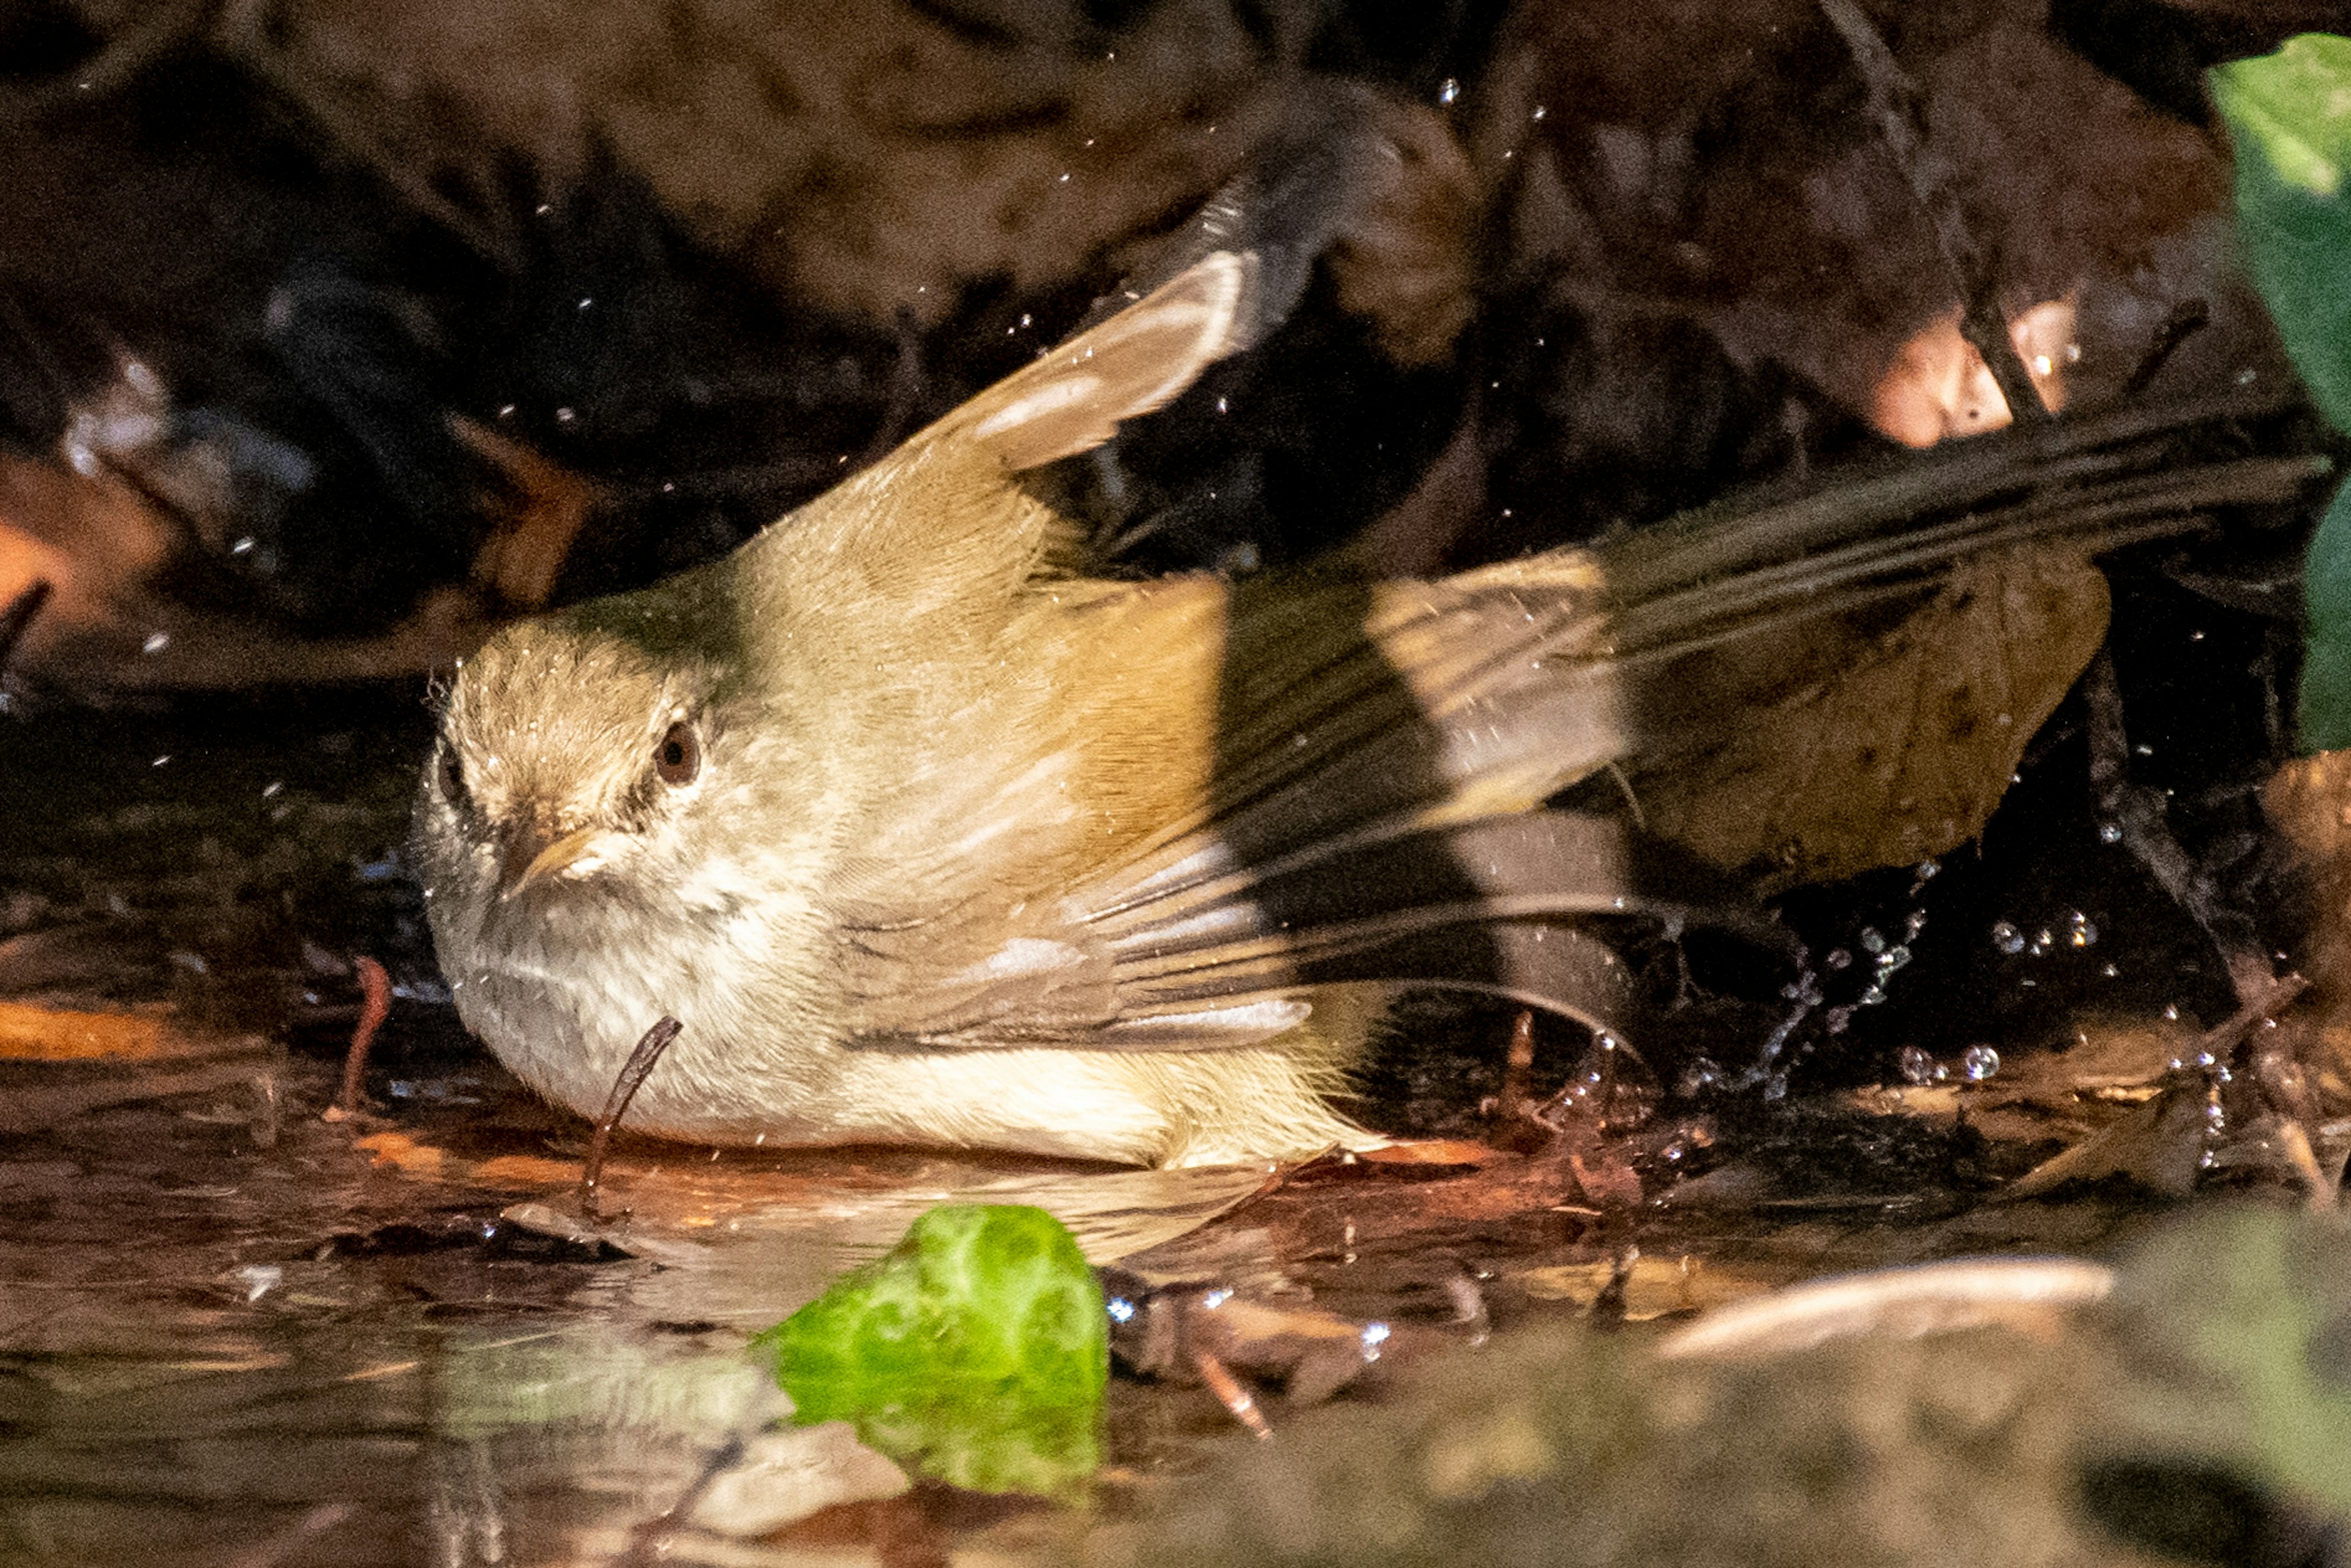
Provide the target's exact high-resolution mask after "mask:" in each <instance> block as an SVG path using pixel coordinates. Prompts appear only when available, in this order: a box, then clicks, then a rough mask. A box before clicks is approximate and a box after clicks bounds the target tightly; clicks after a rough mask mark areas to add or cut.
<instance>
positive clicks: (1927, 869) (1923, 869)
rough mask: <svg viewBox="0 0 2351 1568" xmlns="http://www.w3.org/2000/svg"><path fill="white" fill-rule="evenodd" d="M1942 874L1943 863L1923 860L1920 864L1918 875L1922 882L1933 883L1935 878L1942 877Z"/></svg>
mask: <svg viewBox="0 0 2351 1568" xmlns="http://www.w3.org/2000/svg"><path fill="white" fill-rule="evenodd" d="M1942 872H1943V862H1941V861H1938V860H1923V861H1920V862H1918V865H1917V872H1916V874H1917V878H1918V880H1919V881H1920V882H1932V881H1934V880H1935V878H1937V877H1938V876H1940V875H1941V874H1942Z"/></svg>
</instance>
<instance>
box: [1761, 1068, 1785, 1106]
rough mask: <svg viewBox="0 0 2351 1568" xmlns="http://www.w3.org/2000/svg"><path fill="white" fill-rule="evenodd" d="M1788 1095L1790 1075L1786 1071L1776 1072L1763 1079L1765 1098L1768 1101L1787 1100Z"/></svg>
mask: <svg viewBox="0 0 2351 1568" xmlns="http://www.w3.org/2000/svg"><path fill="white" fill-rule="evenodd" d="M1787 1097H1788V1075H1787V1074H1786V1073H1784V1072H1775V1073H1773V1074H1771V1077H1769V1078H1766V1079H1765V1080H1764V1081H1763V1099H1764V1101H1765V1103H1774V1102H1777V1101H1781V1100H1785V1099H1786V1098H1787Z"/></svg>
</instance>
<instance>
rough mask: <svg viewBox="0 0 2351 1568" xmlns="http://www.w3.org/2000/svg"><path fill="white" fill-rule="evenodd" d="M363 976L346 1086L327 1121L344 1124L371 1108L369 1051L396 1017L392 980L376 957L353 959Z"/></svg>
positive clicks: (345, 1059)
mask: <svg viewBox="0 0 2351 1568" xmlns="http://www.w3.org/2000/svg"><path fill="white" fill-rule="evenodd" d="M351 967H353V968H354V969H357V970H358V971H359V976H360V1021H359V1022H357V1023H355V1024H353V1025H352V1026H351V1046H350V1050H349V1051H345V1052H343V1087H342V1092H340V1093H338V1094H337V1095H336V1096H335V1103H333V1104H332V1105H330V1106H329V1107H328V1108H327V1116H326V1119H327V1120H328V1121H329V1122H340V1121H342V1120H344V1119H345V1118H346V1117H350V1116H356V1115H358V1114H359V1113H360V1112H361V1111H364V1110H365V1109H367V1064H368V1052H369V1051H371V1050H373V1049H374V1048H375V1035H376V1030H380V1029H381V1028H382V1027H383V1020H384V1019H387V1018H389V1017H391V1016H392V977H391V976H390V975H387V974H385V973H384V972H383V966H382V965H381V964H379V963H377V962H376V961H375V960H374V959H372V958H368V957H359V958H354V959H352V960H351Z"/></svg>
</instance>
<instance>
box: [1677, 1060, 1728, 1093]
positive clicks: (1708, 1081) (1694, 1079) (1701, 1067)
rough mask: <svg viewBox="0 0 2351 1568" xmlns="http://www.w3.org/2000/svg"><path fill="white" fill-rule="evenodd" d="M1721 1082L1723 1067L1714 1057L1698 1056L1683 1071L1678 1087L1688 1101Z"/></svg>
mask: <svg viewBox="0 0 2351 1568" xmlns="http://www.w3.org/2000/svg"><path fill="white" fill-rule="evenodd" d="M1719 1082H1722V1068H1721V1065H1720V1064H1719V1063H1718V1062H1717V1061H1715V1060H1714V1059H1713V1058H1712V1057H1707V1056H1698V1057H1693V1058H1691V1059H1690V1064H1689V1065H1688V1066H1687V1067H1685V1068H1683V1069H1682V1076H1681V1082H1680V1083H1679V1085H1678V1087H1679V1088H1680V1090H1681V1092H1682V1095H1683V1097H1684V1098H1685V1099H1687V1098H1689V1097H1691V1096H1693V1095H1696V1094H1698V1093H1699V1092H1701V1091H1704V1090H1708V1089H1711V1088H1713V1087H1714V1086H1715V1085H1716V1084H1718V1083H1719Z"/></svg>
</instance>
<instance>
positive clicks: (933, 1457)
mask: <svg viewBox="0 0 2351 1568" xmlns="http://www.w3.org/2000/svg"><path fill="white" fill-rule="evenodd" d="M754 1343H757V1344H758V1346H759V1347H760V1348H761V1349H762V1350H763V1351H765V1352H766V1353H768V1354H770V1355H772V1356H773V1357H774V1361H775V1371H776V1378H777V1381H778V1383H780V1384H781V1385H783V1388H784V1391H785V1392H786V1393H787V1394H789V1395H790V1396H791V1398H792V1404H793V1406H794V1411H795V1416H796V1418H797V1419H798V1420H799V1421H801V1422H804V1423H805V1422H816V1421H843V1420H845V1421H850V1422H853V1423H854V1424H855V1425H856V1427H857V1432H858V1437H860V1438H861V1439H862V1441H863V1442H864V1443H866V1445H867V1446H869V1447H871V1448H876V1449H879V1450H880V1451H881V1452H883V1453H884V1454H887V1455H889V1456H890V1457H891V1458H895V1459H897V1460H899V1461H900V1462H901V1463H904V1464H905V1465H907V1466H908V1467H909V1468H910V1469H915V1470H917V1471H919V1472H920V1473H922V1474H924V1475H927V1476H930V1477H932V1478H934V1479H938V1480H943V1481H946V1482H948V1483H949V1484H951V1485H954V1486H959V1487H965V1488H968V1489H970V1490H975V1491H1019V1492H1033V1493H1038V1494H1040V1495H1045V1496H1052V1495H1057V1494H1061V1493H1065V1492H1067V1491H1069V1490H1071V1488H1073V1487H1074V1486H1076V1485H1077V1484H1079V1483H1080V1482H1081V1481H1082V1480H1083V1479H1085V1478H1086V1477H1087V1476H1088V1475H1090V1474H1092V1471H1093V1469H1094V1468H1095V1466H1096V1465H1097V1464H1098V1463H1099V1462H1100V1459H1101V1424H1102V1387H1103V1384H1104V1383H1105V1381H1106V1380H1107V1378H1108V1376H1109V1372H1110V1351H1109V1341H1108V1326H1107V1323H1106V1322H1105V1320H1104V1318H1103V1314H1102V1288H1101V1286H1100V1285H1098V1284H1097V1283H1096V1282H1095V1280H1094V1275H1093V1270H1092V1269H1090V1268H1088V1267H1087V1265H1086V1260H1085V1259H1084V1257H1083V1256H1082V1255H1081V1253H1080V1252H1079V1250H1078V1244H1077V1242H1076V1241H1075V1240H1074V1239H1071V1235H1070V1233H1069V1232H1068V1231H1067V1230H1065V1229H1064V1228H1062V1227H1061V1222H1060V1221H1059V1220H1057V1219H1055V1218H1053V1217H1052V1216H1051V1215H1050V1214H1047V1213H1046V1212H1045V1211H1044V1210H1043V1209H1040V1208H1029V1207H1017V1206H1011V1205H996V1204H987V1205H982V1204H957V1205H951V1206H948V1207H940V1208H935V1209H933V1210H931V1211H930V1212H929V1213H928V1214H926V1215H925V1216H923V1218H920V1219H918V1220H916V1221H915V1222H914V1228H912V1229H910V1230H908V1231H907V1232H906V1236H905V1239H904V1240H902V1241H900V1242H899V1243H898V1245H897V1246H896V1247H894V1248H893V1249H891V1250H890V1252H889V1253H888V1254H887V1255H886V1256H884V1257H882V1258H879V1259H876V1260H874V1261H873V1262H872V1263H869V1264H866V1265H865V1266H864V1267H862V1268H860V1269H856V1270H852V1271H851V1272H850V1273H848V1274H846V1275H844V1276H842V1277H841V1280H840V1281H839V1282H838V1283H836V1284H835V1285H834V1286H833V1287H832V1288H831V1290H830V1291H826V1292H825V1293H824V1294H823V1295H822V1296H820V1297H819V1298H818V1299H817V1300H815V1301H810V1303H809V1304H808V1305H807V1306H805V1307H802V1308H801V1309H800V1310H799V1312H794V1313H793V1314H792V1315H791V1316H790V1317H789V1318H787V1319H785V1320H784V1321H783V1322H781V1323H779V1324H778V1325H777V1326H776V1327H775V1328H772V1329H770V1330H768V1332H767V1333H764V1334H761V1335H760V1336H759V1337H758V1340H757V1341H755V1342H754Z"/></svg>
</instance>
